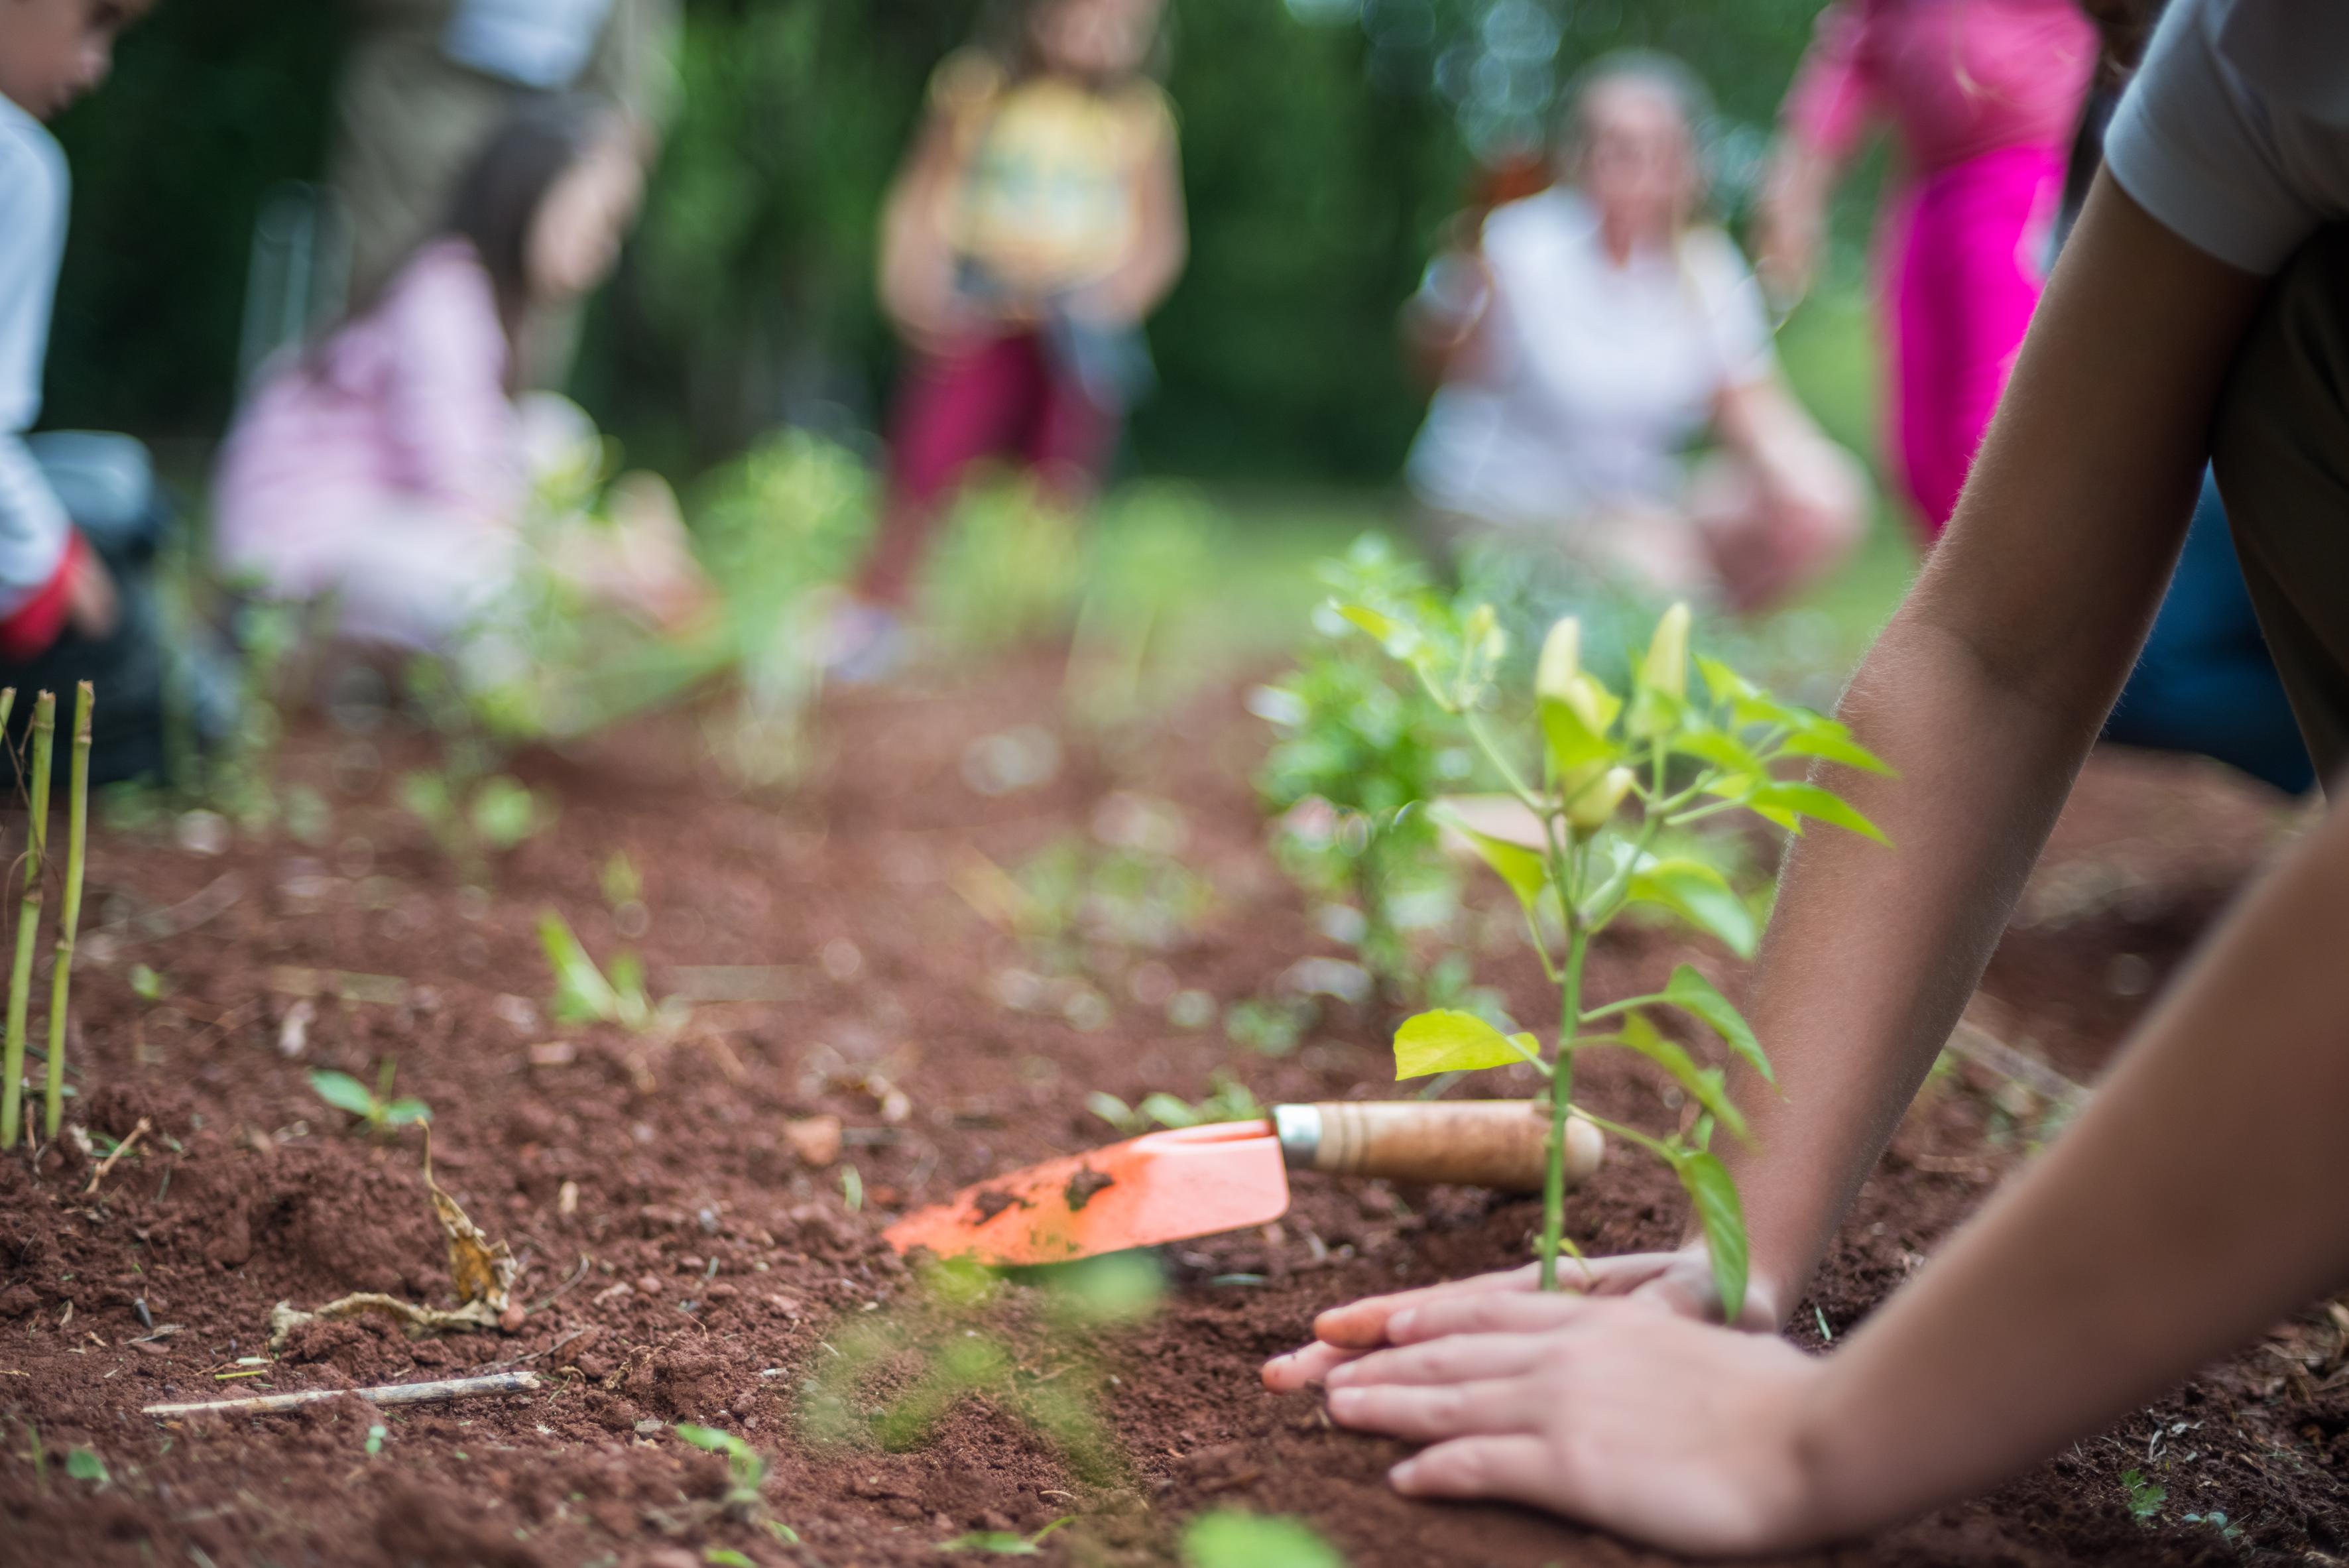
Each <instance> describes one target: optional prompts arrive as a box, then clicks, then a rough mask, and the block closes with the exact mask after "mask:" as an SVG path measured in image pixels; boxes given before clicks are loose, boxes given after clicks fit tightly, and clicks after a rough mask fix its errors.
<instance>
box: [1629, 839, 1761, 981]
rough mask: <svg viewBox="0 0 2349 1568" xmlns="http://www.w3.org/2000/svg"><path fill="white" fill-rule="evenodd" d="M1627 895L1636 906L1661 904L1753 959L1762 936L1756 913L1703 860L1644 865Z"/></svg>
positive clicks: (1637, 873)
mask: <svg viewBox="0 0 2349 1568" xmlns="http://www.w3.org/2000/svg"><path fill="white" fill-rule="evenodd" d="M1627 892H1628V893H1629V896H1630V898H1631V899H1632V901H1633V902H1634V903H1652V904H1658V905H1661V907H1663V908H1665V909H1669V910H1671V912H1672V913H1674V914H1677V915H1679V916H1680V917H1681V918H1682V920H1685V921H1687V922H1688V923H1690V924H1691V925H1693V926H1695V927H1696V928H1697V929H1699V930H1700V931H1703V932H1707V933H1709V934H1712V935H1713V936H1716V937H1718V938H1720V940H1721V942H1722V944H1723V946H1725V947H1727V948H1728V949H1729V950H1730V951H1731V952H1732V953H1734V954H1737V956H1739V957H1740V958H1751V957H1753V956H1754V944H1755V943H1756V942H1757V941H1758V940H1759V936H1760V934H1759V933H1758V932H1757V931H1756V930H1755V929H1754V912H1753V911H1752V910H1750V909H1748V908H1746V907H1745V901H1744V899H1742V898H1740V897H1738V896H1737V890H1736V889H1734V888H1733V887H1731V886H1730V885H1729V880H1728V879H1727V878H1726V877H1724V876H1723V875H1722V874H1721V873H1720V872H1717V871H1715V870H1713V867H1711V866H1709V865H1706V864H1705V863H1704V862H1703V861H1692V860H1668V861H1654V862H1652V863H1651V864H1649V865H1645V866H1642V867H1640V870H1638V871H1637V872H1633V873H1632V874H1631V882H1630V887H1629V889H1628V890H1627Z"/></svg>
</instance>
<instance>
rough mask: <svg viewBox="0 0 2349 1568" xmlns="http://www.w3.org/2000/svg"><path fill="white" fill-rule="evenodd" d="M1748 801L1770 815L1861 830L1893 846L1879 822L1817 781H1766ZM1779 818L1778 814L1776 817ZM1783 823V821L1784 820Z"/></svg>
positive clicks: (1847, 829) (1862, 834)
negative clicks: (1871, 819) (1771, 782)
mask: <svg viewBox="0 0 2349 1568" xmlns="http://www.w3.org/2000/svg"><path fill="white" fill-rule="evenodd" d="M1745 803H1746V805H1747V806H1749V807H1751V808H1752V809H1753V810H1755V811H1757V812H1760V813H1762V814H1763V815H1764V816H1769V815H1770V812H1771V811H1774V810H1775V811H1778V812H1784V813H1792V814H1794V815H1795V816H1801V817H1809V818H1813V819H1815V820H1818V821H1821V822H1825V823H1826V824H1827V825H1828V826H1830V827H1835V828H1841V829H1843V830H1846V831H1847V832H1853V833H1857V834H1858V835H1859V836H1860V837H1862V838H1864V839H1874V840H1875V841H1877V842H1878V843H1879V844H1883V845H1885V846H1886V847H1888V848H1889V847H1890V845H1891V843H1892V841H1891V840H1889V839H1888V838H1886V837H1885V836H1884V834H1883V832H1882V830H1879V829H1878V827H1877V825H1876V824H1875V823H1873V822H1871V821H1869V820H1868V819H1867V818H1865V817H1863V816H1861V815H1860V814H1859V813H1858V812H1857V811H1856V810H1852V808H1851V807H1850V806H1849V805H1847V804H1846V803H1845V801H1844V799H1843V798H1842V797H1841V796H1839V795H1835V794H1831V793H1829V792H1828V791H1827V790H1825V789H1820V788H1819V787H1818V786H1817V785H1816V784H1804V783H1795V782H1788V783H1773V784H1764V785H1763V786H1762V787H1761V788H1760V789H1756V790H1754V793H1753V794H1752V795H1751V796H1750V797H1748V799H1747V800H1746V802H1745ZM1772 820H1776V819H1775V818H1772ZM1781 825H1782V826H1783V824H1781Z"/></svg>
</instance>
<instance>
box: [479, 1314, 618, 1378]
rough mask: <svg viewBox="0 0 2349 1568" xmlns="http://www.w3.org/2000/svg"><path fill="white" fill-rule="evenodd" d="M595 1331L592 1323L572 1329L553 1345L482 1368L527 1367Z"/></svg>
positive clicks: (501, 1369)
mask: <svg viewBox="0 0 2349 1568" xmlns="http://www.w3.org/2000/svg"><path fill="white" fill-rule="evenodd" d="M594 1332H595V1325H594V1324H592V1323H591V1324H589V1325H588V1326H586V1327H585V1328H574V1329H573V1330H572V1331H571V1332H570V1333H568V1334H566V1335H564V1336H563V1337H562V1338H560V1339H558V1340H556V1341H555V1342H554V1344H552V1345H549V1346H545V1347H543V1349H538V1350H533V1351H532V1352H531V1353H530V1354H529V1355H527V1356H517V1357H513V1358H512V1360H509V1361H492V1362H491V1363H490V1365H489V1366H488V1367H486V1368H484V1370H486V1371H490V1372H502V1371H504V1370H505V1369H506V1368H507V1367H523V1366H527V1365H529V1364H530V1363H531V1362H533V1361H536V1360H538V1359H539V1358H540V1357H545V1356H552V1355H554V1353H555V1352H556V1351H558V1350H560V1349H562V1348H563V1347H564V1346H566V1345H568V1344H570V1343H571V1342H572V1341H573V1340H574V1339H576V1338H578V1337H579V1336H581V1335H583V1334H592V1333H594Z"/></svg>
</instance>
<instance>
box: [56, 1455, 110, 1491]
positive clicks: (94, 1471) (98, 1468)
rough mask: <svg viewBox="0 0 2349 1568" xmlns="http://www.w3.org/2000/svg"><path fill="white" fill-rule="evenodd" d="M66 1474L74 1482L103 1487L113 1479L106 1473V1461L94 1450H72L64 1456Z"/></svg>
mask: <svg viewBox="0 0 2349 1568" xmlns="http://www.w3.org/2000/svg"><path fill="white" fill-rule="evenodd" d="M66 1474H67V1475H69V1476H71V1477H73V1478H74V1480H87V1481H94V1482H96V1483H97V1484H98V1485H99V1486H104V1485H105V1484H106V1483H107V1482H109V1481H110V1480H113V1479H114V1478H113V1477H112V1476H111V1475H109V1474H108V1473H107V1470H106V1461H105V1460H102V1459H100V1458H98V1452H97V1450H96V1449H71V1450H69V1451H68V1452H67V1454H66Z"/></svg>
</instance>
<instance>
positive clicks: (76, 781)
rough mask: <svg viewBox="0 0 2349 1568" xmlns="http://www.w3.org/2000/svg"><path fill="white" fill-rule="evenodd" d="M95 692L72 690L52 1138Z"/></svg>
mask: <svg viewBox="0 0 2349 1568" xmlns="http://www.w3.org/2000/svg"><path fill="white" fill-rule="evenodd" d="M97 701H98V696H97V691H96V688H95V687H93V686H91V685H90V683H89V682H88V681H83V682H82V683H81V684H80V685H79V686H77V687H76V688H75V690H74V733H73V769H72V774H71V778H72V781H73V786H72V787H73V793H72V794H71V796H70V797H68V799H67V807H66V810H67V816H66V902H65V908H64V909H63V910H61V911H60V912H59V913H58V915H57V963H56V965H55V967H54V968H53V969H52V971H51V972H50V975H49V1072H48V1081H47V1085H46V1086H45V1087H46V1094H45V1096H44V1100H43V1105H42V1118H41V1135H42V1136H43V1137H44V1138H52V1139H53V1138H55V1137H57V1128H58V1126H59V1124H60V1123H61V1122H62V1121H63V1120H64V1119H65V1093H66V1018H67V1012H66V1005H67V1000H68V994H69V992H70V990H71V987H72V985H73V965H74V939H75V937H76V935H77V934H78V933H79V932H80V930H81V873H82V851H83V848H84V846H85V845H86V844H87V843H88V840H89V737H90V722H89V719H90V709H91V708H92V707H95V706H96V705H97Z"/></svg>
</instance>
